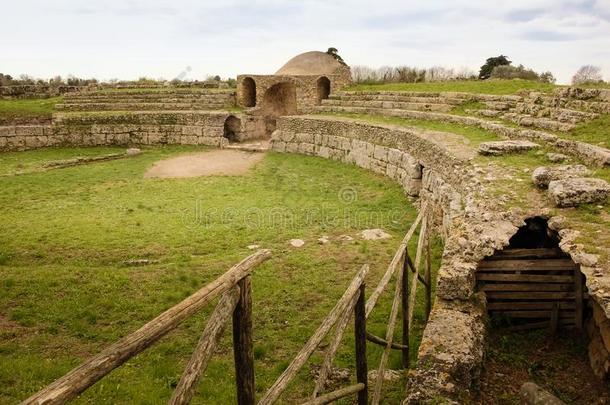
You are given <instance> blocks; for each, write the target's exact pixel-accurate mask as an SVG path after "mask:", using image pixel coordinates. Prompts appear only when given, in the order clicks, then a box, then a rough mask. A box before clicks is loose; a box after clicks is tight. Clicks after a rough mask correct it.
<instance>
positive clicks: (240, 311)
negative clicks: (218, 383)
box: [233, 276, 256, 405]
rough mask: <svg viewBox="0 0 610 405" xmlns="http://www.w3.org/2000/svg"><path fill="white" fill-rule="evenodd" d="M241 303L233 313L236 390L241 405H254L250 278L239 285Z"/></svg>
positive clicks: (245, 278) (244, 279) (246, 278)
mask: <svg viewBox="0 0 610 405" xmlns="http://www.w3.org/2000/svg"><path fill="white" fill-rule="evenodd" d="M238 285H239V287H240V297H239V303H238V304H237V307H236V308H235V311H234V312H233V359H234V363H235V388H236V389H237V403H238V404H239V405H253V404H254V401H255V395H256V391H255V388H254V352H253V343H252V340H253V337H252V281H251V278H250V276H247V277H244V278H243V279H242V280H241V281H240V282H239V283H238Z"/></svg>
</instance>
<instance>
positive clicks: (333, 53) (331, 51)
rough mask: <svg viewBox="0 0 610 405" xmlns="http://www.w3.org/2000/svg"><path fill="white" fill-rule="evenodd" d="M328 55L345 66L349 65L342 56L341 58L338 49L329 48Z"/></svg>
mask: <svg viewBox="0 0 610 405" xmlns="http://www.w3.org/2000/svg"><path fill="white" fill-rule="evenodd" d="M326 53H327V54H329V55H330V56H332V57H333V58H335V59H336V60H337V62H339V63H340V64H342V65H343V66H347V63H345V61H344V60H343V58H342V57H341V56H339V51H338V50H337V48H332V47H331V48H328V50H327V51H326Z"/></svg>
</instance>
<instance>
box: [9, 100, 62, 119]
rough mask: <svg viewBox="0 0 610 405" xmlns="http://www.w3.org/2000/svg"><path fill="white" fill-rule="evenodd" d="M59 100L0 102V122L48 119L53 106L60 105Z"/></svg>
mask: <svg viewBox="0 0 610 405" xmlns="http://www.w3.org/2000/svg"><path fill="white" fill-rule="evenodd" d="M61 100H62V98H61V97H53V98H42V99H17V100H0V122H3V121H4V122H9V121H11V120H13V119H20V120H27V119H40V118H43V119H50V118H51V115H52V114H53V109H54V108H55V104H57V103H60V102H61Z"/></svg>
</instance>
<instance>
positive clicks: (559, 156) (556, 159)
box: [546, 153, 569, 163]
mask: <svg viewBox="0 0 610 405" xmlns="http://www.w3.org/2000/svg"><path fill="white" fill-rule="evenodd" d="M546 158H547V159H548V160H549V161H551V162H553V163H561V162H565V161H566V160H568V159H569V157H568V156H567V155H564V154H563V153H547V154H546Z"/></svg>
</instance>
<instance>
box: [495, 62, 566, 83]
mask: <svg viewBox="0 0 610 405" xmlns="http://www.w3.org/2000/svg"><path fill="white" fill-rule="evenodd" d="M490 78H492V79H523V80H534V81H538V82H544V83H555V77H554V76H553V74H552V73H551V72H544V73H540V74H538V73H536V72H534V71H533V70H532V69H527V68H526V67H525V66H523V65H519V66H511V65H501V66H496V67H495V68H494V69H493V71H492V72H491V75H490Z"/></svg>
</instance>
